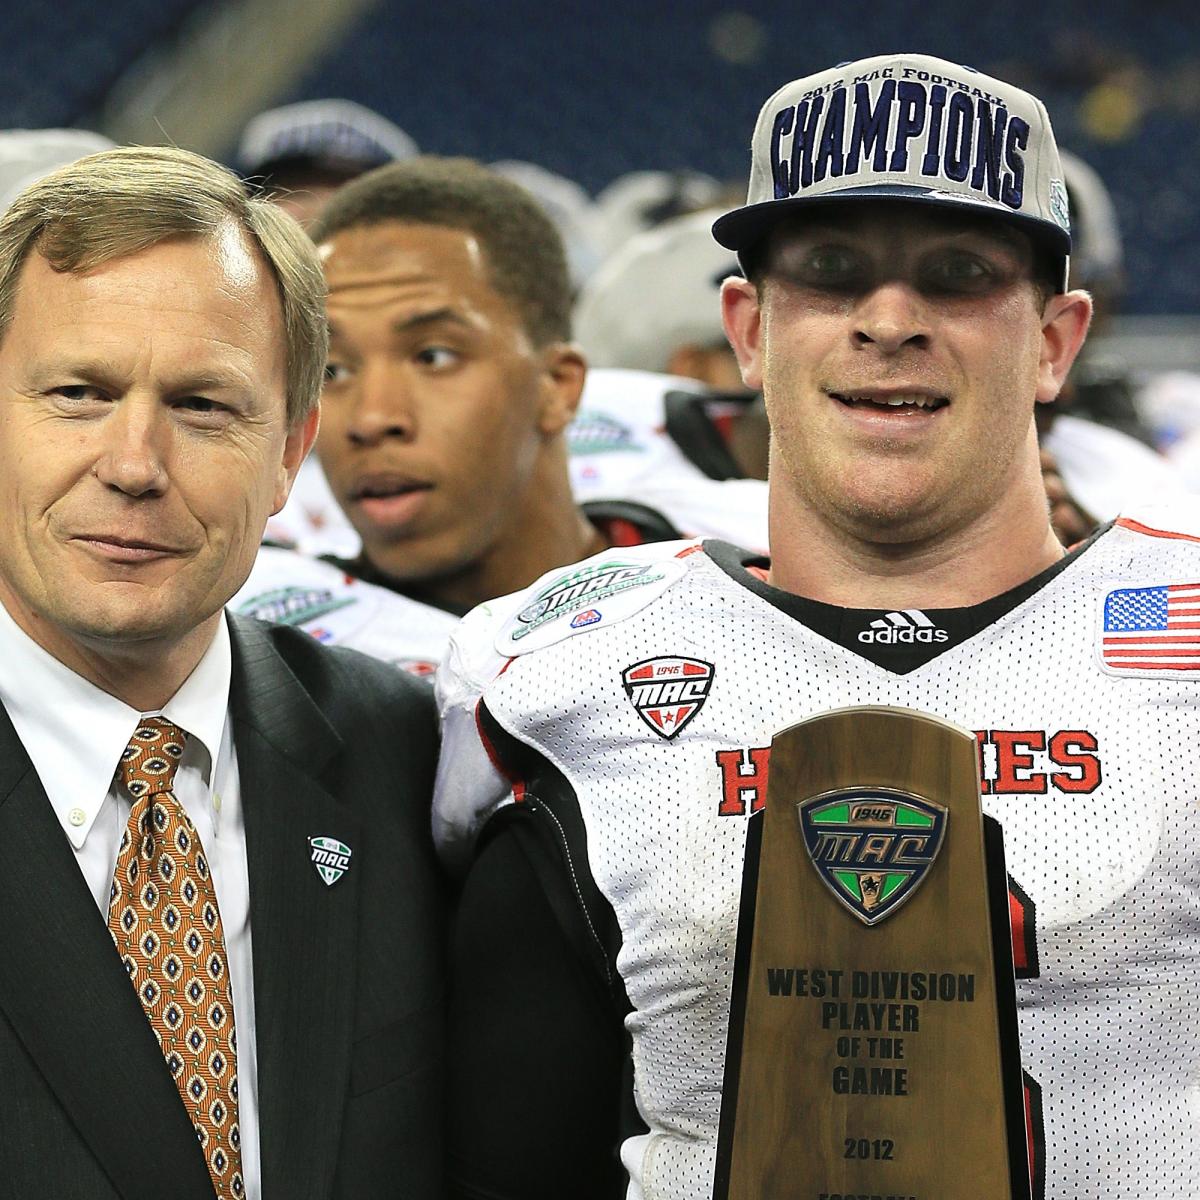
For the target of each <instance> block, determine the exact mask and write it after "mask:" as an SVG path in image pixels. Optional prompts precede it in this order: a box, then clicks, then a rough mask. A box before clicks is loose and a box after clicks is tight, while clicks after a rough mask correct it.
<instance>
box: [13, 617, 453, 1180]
mask: <svg viewBox="0 0 1200 1200" xmlns="http://www.w3.org/2000/svg"><path fill="white" fill-rule="evenodd" d="M231 624H232V632H233V681H232V689H231V699H230V706H231V710H232V714H233V722H234V739H235V744H236V749H237V759H238V767H239V772H240V777H241V790H242V797H243V806H244V811H245V822H246V854H247V858H248V860H249V869H250V914H251V936H252V938H253V953H254V1007H255V1027H256V1029H255V1032H256V1036H257V1042H258V1077H259V1126H260V1141H261V1149H262V1177H263V1195H264V1197H265V1198H267V1200H271V1198H278V1200H306V1198H309V1197H312V1198H314V1200H315V1198H316V1197H322V1198H324V1197H339V1198H340V1197H345V1198H347V1200H349V1198H351V1197H352V1198H353V1200H367V1198H370V1197H383V1196H388V1197H413V1198H421V1200H424V1198H425V1197H430V1198H433V1197H436V1196H438V1194H439V1183H438V1169H439V1153H440V1146H439V1137H438V1124H439V1116H440V1112H439V1105H440V1095H439V1089H440V1081H441V1073H442V1072H441V1037H440V1026H441V986H442V978H441V962H440V958H441V946H442V937H441V930H440V917H441V914H440V896H439V888H438V880H437V876H436V872H435V867H434V862H433V855H432V850H431V847H430V835H429V798H430V791H431V787H432V780H433V770H434V763H435V760H436V754H437V735H436V723H435V717H434V710H433V702H432V697H431V696H430V694H429V690H428V688H427V687H425V686H424V685H423V684H421V683H419V682H418V681H416V680H414V679H411V678H410V677H408V676H405V675H403V674H402V673H400V672H398V671H397V670H396V669H395V668H393V667H389V666H386V665H384V664H382V663H379V662H376V661H374V660H373V659H369V658H366V657H364V656H362V655H360V654H356V653H354V652H353V651H346V650H330V649H327V648H325V647H322V646H319V645H317V643H316V642H314V641H312V639H311V638H309V637H308V635H307V634H301V633H298V632H297V631H295V630H293V629H287V628H274V627H268V626H265V625H260V624H258V623H257V622H254V621H245V620H238V619H235V620H234V621H233V622H232V623H231ZM320 835H324V836H328V837H334V838H337V839H338V840H339V841H342V842H344V843H345V844H346V845H347V846H349V847H350V849H351V851H352V855H351V863H350V869H349V870H348V871H347V872H346V874H345V875H344V876H343V877H342V878H341V879H340V880H338V881H337V882H336V883H335V884H333V885H332V886H327V885H326V884H325V883H324V882H323V881H322V880H321V879H320V878H319V876H318V874H317V871H316V869H315V868H314V866H313V864H312V861H311V857H310V847H309V844H308V839H309V838H310V837H313V836H320ZM212 1194H213V1193H212V1187H211V1184H210V1183H209V1180H208V1174H207V1172H206V1170H205V1166H204V1160H203V1157H202V1155H201V1153H200V1150H199V1147H198V1144H197V1142H196V1136H195V1133H194V1131H193V1130H192V1127H191V1123H190V1122H189V1120H188V1118H187V1116H186V1115H185V1112H184V1108H183V1104H182V1102H181V1101H180V1099H179V1095H178V1093H177V1092H176V1090H175V1084H174V1082H173V1081H172V1080H171V1078H170V1076H169V1075H168V1074H167V1071H166V1066H165V1064H164V1062H163V1057H162V1052H161V1050H160V1049H159V1047H158V1044H157V1042H156V1041H155V1038H154V1035H153V1033H152V1032H151V1029H150V1025H149V1023H148V1022H147V1020H146V1017H145V1015H144V1013H143V1011H142V1008H141V1004H140V1002H139V1001H138V998H137V996H136V995H135V994H134V991H133V988H132V987H131V986H130V984H129V980H128V978H127V977H126V975H125V973H124V971H123V970H122V967H121V964H120V961H119V959H118V957H117V954H116V950H115V948H114V946H113V943H112V940H111V938H110V936H109V933H108V929H107V927H106V924H105V921H104V918H103V917H102V915H101V913H100V910H99V909H98V908H97V906H96V902H95V900H94V899H93V898H92V896H91V894H90V892H89V891H88V890H87V886H86V884H85V882H84V878H83V875H82V873H81V872H80V870H79V867H78V865H77V863H76V862H75V857H74V852H73V851H72V849H71V847H70V844H69V842H68V841H67V839H66V837H65V836H64V834H63V831H62V828H61V826H60V825H59V824H58V822H57V820H56V818H55V816H54V813H53V810H52V809H51V807H50V803H49V801H48V800H47V798H46V794H45V791H44V790H43V788H42V785H41V782H40V781H39V779H38V777H37V774H36V773H35V772H34V770H33V767H32V765H31V763H30V761H29V758H28V756H27V755H26V753H25V750H24V748H23V747H22V746H21V743H20V742H19V741H18V739H17V736H16V734H15V732H14V730H13V727H12V723H11V722H10V721H9V720H8V717H7V715H6V714H4V713H3V712H2V711H0V1196H14V1197H20V1198H22V1200H24V1198H26V1197H33V1196H39V1197H43V1196H44V1197H46V1198H47V1200H51V1198H52V1200H109V1198H111V1197H114V1196H121V1197H125V1198H127V1200H134V1198H136V1200H192V1198H193V1197H194V1198H195V1200H212Z"/></svg>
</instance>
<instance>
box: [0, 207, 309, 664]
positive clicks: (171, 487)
mask: <svg viewBox="0 0 1200 1200" xmlns="http://www.w3.org/2000/svg"><path fill="white" fill-rule="evenodd" d="M285 394H286V376H285V349H284V337H283V320H282V314H281V306H280V301H279V297H278V295H277V291H276V288H275V285H274V283H273V281H272V279H271V276H270V275H269V273H268V271H267V268H266V266H265V265H264V263H263V262H262V261H261V259H260V258H259V256H258V255H257V254H256V253H254V252H252V251H251V250H250V249H249V247H248V245H247V243H246V241H245V238H244V237H243V235H242V234H241V233H240V232H238V231H237V230H236V229H234V228H233V227H232V226H230V227H229V228H228V230H227V231H225V232H224V233H222V234H220V235H218V236H216V237H212V238H207V239H204V240H201V239H190V238H189V239H178V240H172V241H169V242H163V243H160V244H159V245H157V246H153V247H151V248H150V249H148V250H144V251H141V252H139V253H137V254H133V255H130V256H128V257H126V258H121V259H117V260H115V261H113V262H110V263H107V264H105V265H104V266H101V267H98V268H96V269H94V270H92V271H88V272H86V273H82V274H70V273H60V272H57V271H55V270H53V269H52V268H51V267H50V265H49V263H47V261H46V260H45V259H44V258H43V257H42V256H41V255H39V254H38V253H36V252H33V253H31V254H30V256H29V258H28V260H27V261H26V263H25V265H24V267H23V269H22V272H21V276H20V281H19V284H18V289H17V298H16V304H15V310H14V314H13V320H12V323H11V325H10V326H9V328H8V329H7V331H5V333H4V335H3V338H2V340H0V511H3V513H4V519H3V521H0V599H2V600H3V602H4V604H5V607H6V608H7V609H8V610H9V612H10V613H11V614H12V616H13V617H14V618H15V619H16V620H17V622H18V624H20V625H21V626H22V627H23V628H24V629H25V630H26V632H27V633H30V634H31V635H32V636H33V637H34V638H35V639H36V640H37V641H39V642H40V643H41V644H42V645H43V646H44V647H46V648H47V649H48V650H50V652H51V653H55V654H57V656H58V657H60V658H63V659H65V660H66V661H71V659H72V658H73V657H74V654H72V653H70V651H71V650H74V651H75V652H76V653H77V652H78V649H79V648H80V647H83V648H85V650H86V649H87V648H91V649H92V650H94V651H96V652H98V653H101V654H104V653H112V652H113V651H125V650H129V649H135V645H134V644H136V643H156V642H158V643H161V642H164V641H166V642H168V643H169V642H172V641H175V640H178V639H180V638H181V637H183V636H184V635H186V634H188V633H190V632H192V631H194V630H196V629H197V628H198V627H200V626H202V625H204V624H205V623H206V622H209V621H215V620H216V614H217V613H218V612H219V611H220V609H221V607H222V605H223V604H224V603H225V601H226V600H227V599H228V598H229V597H230V596H231V595H232V594H233V593H234V592H235V591H236V590H237V588H238V587H239V586H240V584H241V582H242V581H243V580H244V578H245V577H246V575H247V573H248V572H249V569H250V565H251V563H252V562H253V560H254V555H255V551H256V550H257V548H258V542H259V539H260V537H261V535H262V530H263V526H264V524H265V522H266V519H267V517H268V515H269V514H271V513H272V512H274V511H276V510H277V509H278V508H280V507H281V506H282V504H283V502H284V500H285V499H286V497H287V490H288V487H289V486H290V482H291V479H292V477H293V476H294V474H295V471H296V469H297V468H298V466H299V464H300V460H301V459H302V457H303V454H304V451H305V449H306V447H307V442H308V440H310V438H311V434H312V433H313V432H314V431H315V418H314V419H312V420H310V421H309V422H307V423H305V424H302V425H300V426H298V427H297V428H295V429H292V430H289V429H288V426H287V421H286V415H285V409H286V405H285ZM64 649H65V650H66V651H67V652H65V653H64Z"/></svg>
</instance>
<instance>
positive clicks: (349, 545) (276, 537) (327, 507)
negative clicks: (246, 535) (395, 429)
mask: <svg viewBox="0 0 1200 1200" xmlns="http://www.w3.org/2000/svg"><path fill="white" fill-rule="evenodd" d="M263 540H264V541H267V542H273V543H275V544H276V545H278V546H287V547H289V548H290V549H293V550H299V551H300V553H301V554H311V555H313V556H314V557H316V556H318V555H321V554H335V555H337V557H338V558H353V557H354V556H355V555H356V554H357V553H358V551H359V548H360V547H361V545H362V540H361V539H360V538H359V536H358V534H357V533H356V532H355V529H354V526H353V525H351V524H350V521H349V519H348V518H347V516H346V514H345V513H344V512H342V509H341V506H340V505H339V504H338V502H337V499H336V498H335V497H334V494H333V490H332V489H331V488H330V486H329V480H328V479H326V477H325V472H324V471H323V470H322V469H321V464H320V462H319V461H318V460H317V456H316V455H315V454H310V455H309V456H308V457H307V458H306V459H305V460H304V462H302V463H301V464H300V470H299V471H298V472H297V474H296V479H295V482H294V483H293V484H292V490H291V492H289V493H288V498H287V503H286V504H285V505H284V506H283V507H282V508H281V509H280V510H279V511H278V512H277V513H276V514H275V515H274V516H273V517H271V518H270V519H269V520H268V521H267V528H266V530H265V531H264V533H263Z"/></svg>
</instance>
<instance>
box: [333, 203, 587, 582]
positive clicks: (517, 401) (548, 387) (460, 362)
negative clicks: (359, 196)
mask: <svg viewBox="0 0 1200 1200" xmlns="http://www.w3.org/2000/svg"><path fill="white" fill-rule="evenodd" d="M321 251H322V254H323V256H324V260H325V272H326V278H327V281H328V283H329V302H328V306H329V323H330V333H331V347H330V358H329V367H328V370H327V372H326V385H325V391H324V396H323V402H322V421H321V436H320V439H319V442H318V446H317V449H318V453H319V455H320V459H321V464H322V466H323V467H324V468H325V472H326V474H327V475H328V477H329V482H330V485H331V486H332V488H333V492H334V495H335V496H337V498H338V501H339V503H340V504H341V505H342V507H343V508H344V509H345V511H346V514H347V515H348V517H349V518H350V521H351V523H352V524H353V525H354V527H355V529H356V530H357V531H358V533H359V536H360V537H361V538H362V541H363V547H364V550H365V553H366V556H367V558H368V560H369V561H370V562H371V563H372V564H373V565H374V566H375V567H377V568H378V569H380V570H382V571H383V572H384V573H385V574H387V575H389V576H390V577H391V578H393V579H396V580H398V581H403V582H420V581H429V580H435V579H440V578H444V577H447V576H451V575H454V574H457V573H459V572H461V571H464V570H467V569H469V568H470V567H471V566H472V564H475V563H478V562H479V561H480V560H482V559H483V558H484V557H485V556H486V555H490V554H496V553H502V552H503V549H504V547H505V546H506V545H509V544H511V543H512V541H513V539H517V538H520V537H521V536H523V527H525V526H526V525H527V523H528V521H529V520H530V512H529V509H530V506H531V505H534V506H536V502H537V495H536V494H534V493H535V492H536V486H535V479H536V472H537V468H538V464H539V458H540V456H541V454H542V451H543V448H544V447H545V446H546V444H547V441H548V439H549V438H550V437H552V436H553V435H555V434H557V433H559V432H561V429H562V427H563V425H564V424H565V423H566V421H567V420H568V419H569V416H570V412H569V406H568V408H566V409H564V408H563V406H562V405H561V404H559V400H560V399H561V395H562V393H561V389H559V388H558V387H557V385H556V382H555V380H554V378H553V377H552V371H551V370H550V368H549V366H548V363H549V361H550V356H551V355H552V351H549V350H538V349H537V348H535V347H534V345H533V344H532V342H531V341H530V338H529V335H528V333H527V332H526V330H525V328H524V325H523V324H522V321H521V318H520V315H519V314H518V312H517V311H516V310H515V309H514V307H513V305H512V303H511V301H509V300H507V299H506V298H504V297H503V296H501V295H500V294H499V293H498V292H497V291H496V290H495V289H494V288H493V286H492V284H491V282H490V279H489V276H488V264H487V262H486V260H485V257H484V252H483V250H482V248H481V246H480V244H479V242H478V240H477V239H476V238H475V237H474V235H472V234H471V233H468V232H466V231H463V230H459V229H450V228H445V227H442V226H433V225H408V224H402V223H399V222H387V223H384V224H379V225H371V226H360V227H357V228H352V229H348V230H344V231H343V232H341V233H338V234H336V235H334V236H333V237H332V238H331V239H330V240H329V241H328V242H327V243H326V244H325V245H324V246H322V248H321ZM576 398H577V394H576ZM528 532H529V535H530V536H532V530H529V531H528Z"/></svg>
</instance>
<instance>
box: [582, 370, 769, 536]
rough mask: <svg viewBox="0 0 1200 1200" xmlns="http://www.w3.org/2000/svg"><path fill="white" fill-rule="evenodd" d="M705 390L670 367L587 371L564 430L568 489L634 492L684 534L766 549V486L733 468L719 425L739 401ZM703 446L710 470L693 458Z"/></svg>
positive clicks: (613, 494) (618, 495) (586, 493)
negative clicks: (664, 370) (663, 371)
mask: <svg viewBox="0 0 1200 1200" xmlns="http://www.w3.org/2000/svg"><path fill="white" fill-rule="evenodd" d="M710 395H711V394H710V393H709V391H708V389H706V388H705V387H704V386H703V385H702V384H699V383H697V382H696V381H695V380H694V379H683V378H681V377H679V376H676V375H658V374H655V373H654V372H652V371H627V370H624V369H622V368H616V367H613V368H597V369H594V370H592V371H589V372H588V376H587V382H586V383H585V385H584V389H583V398H582V400H581V401H580V404H579V412H578V414H577V415H576V417H575V419H574V421H572V422H571V424H570V426H568V428H567V432H566V440H567V451H568V454H569V459H568V465H569V468H570V472H571V491H572V492H573V493H574V495H575V498H576V499H577V500H578V501H580V502H584V501H588V500H635V501H638V502H640V503H642V504H647V505H649V506H650V507H651V508H655V509H657V510H658V511H660V512H661V513H663V514H664V515H665V516H667V517H669V518H670V520H671V522H672V523H673V524H674V525H675V527H676V528H677V529H678V530H679V531H680V532H681V533H683V534H684V535H685V536H687V537H716V538H722V539H723V540H726V541H731V542H735V543H736V544H737V545H739V546H749V547H751V548H753V549H763V548H764V547H765V546H766V544H767V485H766V484H765V483H764V482H763V481H762V480H759V479H739V478H737V477H736V476H737V474H738V469H737V466H736V464H734V463H733V461H732V459H731V458H730V456H729V452H728V451H727V450H726V449H725V448H724V445H723V442H722V437H721V434H720V432H719V428H718V425H719V422H720V421H721V419H722V412H723V411H724V410H727V411H725V414H724V415H726V416H728V417H733V416H734V415H735V413H736V412H737V411H738V410H739V409H740V408H741V407H744V405H741V404H740V403H739V402H737V401H730V400H724V401H722V400H720V399H719V398H718V399H707V398H708V397H710ZM702 400H703V401H704V402H703V404H701V403H700V402H701V401H702ZM689 402H691V403H689ZM677 417H678V418H679V419H678V420H676V419H675V418H677ZM706 455H708V456H709V458H711V459H713V460H714V461H712V462H710V463H709V469H710V471H712V472H714V474H711V475H710V474H706V472H705V470H704V469H702V467H701V466H700V465H699V464H700V463H703V462H705V461H706ZM722 459H723V461H720V460H722Z"/></svg>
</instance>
